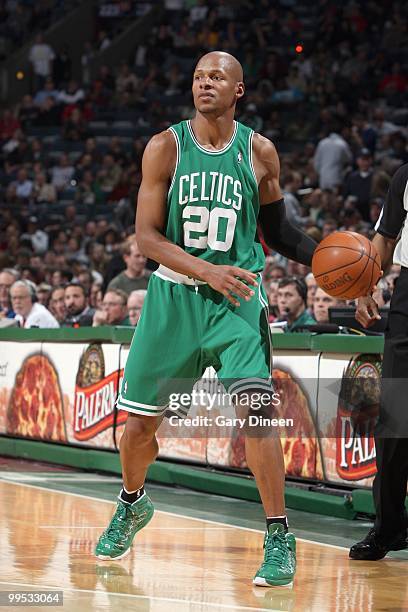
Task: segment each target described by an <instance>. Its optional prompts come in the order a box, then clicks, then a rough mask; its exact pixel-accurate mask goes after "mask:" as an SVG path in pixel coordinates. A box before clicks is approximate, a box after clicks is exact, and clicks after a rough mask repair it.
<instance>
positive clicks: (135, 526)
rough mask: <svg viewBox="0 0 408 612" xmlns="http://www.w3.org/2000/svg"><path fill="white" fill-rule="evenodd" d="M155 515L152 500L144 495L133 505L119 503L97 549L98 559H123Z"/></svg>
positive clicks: (120, 501)
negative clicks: (137, 535)
mask: <svg viewBox="0 0 408 612" xmlns="http://www.w3.org/2000/svg"><path fill="white" fill-rule="evenodd" d="M153 513H154V506H153V504H152V500H151V499H150V498H149V497H148V496H147V495H146V493H144V495H142V497H140V499H138V500H137V501H135V502H134V503H133V504H127V503H126V502H123V501H122V500H121V499H119V501H118V505H117V507H116V511H115V514H114V515H113V517H112V520H111V522H110V523H109V526H108V528H107V529H105V531H104V532H103V534H102V535H101V537H100V538H99V542H98V543H97V545H96V548H95V555H96V556H97V557H98V559H111V560H112V559H122V558H123V557H125V556H126V555H127V554H128V552H129V551H130V547H131V545H132V542H133V538H134V537H135V535H136V533H137V532H138V531H140V530H141V529H143V527H145V526H146V525H147V523H148V522H149V521H150V519H151V518H152V516H153Z"/></svg>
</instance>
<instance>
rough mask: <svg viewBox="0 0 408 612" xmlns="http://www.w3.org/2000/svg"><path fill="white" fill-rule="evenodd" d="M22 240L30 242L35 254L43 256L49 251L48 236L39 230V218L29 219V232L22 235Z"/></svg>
mask: <svg viewBox="0 0 408 612" xmlns="http://www.w3.org/2000/svg"><path fill="white" fill-rule="evenodd" d="M21 240H25V241H27V242H29V243H30V247H31V248H32V250H33V251H34V253H39V254H43V253H45V251H46V250H47V249H48V234H47V233H46V232H44V230H41V229H39V227H38V219H37V217H30V218H29V219H28V224H27V231H26V232H25V233H24V234H21Z"/></svg>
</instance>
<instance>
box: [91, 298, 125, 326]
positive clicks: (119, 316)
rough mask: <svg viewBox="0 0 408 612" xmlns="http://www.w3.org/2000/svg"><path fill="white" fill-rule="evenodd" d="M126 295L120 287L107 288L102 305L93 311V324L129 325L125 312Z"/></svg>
mask: <svg viewBox="0 0 408 612" xmlns="http://www.w3.org/2000/svg"><path fill="white" fill-rule="evenodd" d="M127 299H128V296H127V294H126V293H125V292H124V291H121V290H120V289H108V291H107V292H106V293H105V295H104V298H103V300H102V307H101V309H100V310H97V311H96V312H95V315H94V318H93V326H94V327H98V326H99V325H129V318H128V316H127V315H128V312H127Z"/></svg>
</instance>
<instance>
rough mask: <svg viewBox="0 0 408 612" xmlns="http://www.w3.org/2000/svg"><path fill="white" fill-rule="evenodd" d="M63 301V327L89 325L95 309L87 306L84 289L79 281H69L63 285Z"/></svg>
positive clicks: (86, 296)
mask: <svg viewBox="0 0 408 612" xmlns="http://www.w3.org/2000/svg"><path fill="white" fill-rule="evenodd" d="M64 302H65V308H66V311H67V316H66V318H65V320H64V323H63V325H64V326H65V327H89V326H91V325H92V320H93V316H94V314H95V311H94V310H93V309H92V308H91V307H90V306H89V302H88V295H87V292H86V289H85V287H84V286H83V285H81V284H80V283H74V282H70V283H69V284H68V285H67V286H66V287H65V292H64Z"/></svg>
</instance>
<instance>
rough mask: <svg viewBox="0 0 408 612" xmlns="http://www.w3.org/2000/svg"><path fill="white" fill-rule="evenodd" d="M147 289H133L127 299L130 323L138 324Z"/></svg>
mask: <svg viewBox="0 0 408 612" xmlns="http://www.w3.org/2000/svg"><path fill="white" fill-rule="evenodd" d="M146 294H147V291H146V289H137V290H136V291H132V293H131V294H130V295H129V297H128V300H127V309H128V313H129V322H130V325H133V326H135V325H137V324H138V322H139V319H140V315H141V313H142V307H143V302H144V300H145V298H146Z"/></svg>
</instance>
